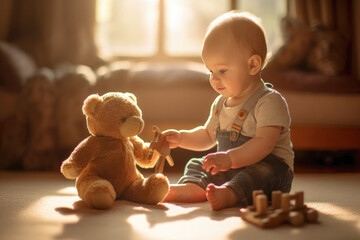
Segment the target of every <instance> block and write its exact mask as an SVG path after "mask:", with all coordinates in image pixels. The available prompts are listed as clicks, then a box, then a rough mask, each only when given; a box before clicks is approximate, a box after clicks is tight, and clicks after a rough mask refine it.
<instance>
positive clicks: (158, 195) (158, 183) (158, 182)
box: [145, 173, 169, 204]
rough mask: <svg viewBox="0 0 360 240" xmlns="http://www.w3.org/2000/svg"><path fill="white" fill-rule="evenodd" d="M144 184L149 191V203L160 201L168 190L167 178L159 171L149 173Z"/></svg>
mask: <svg viewBox="0 0 360 240" xmlns="http://www.w3.org/2000/svg"><path fill="white" fill-rule="evenodd" d="M145 184H146V188H147V189H148V193H149V194H148V197H149V199H148V201H147V202H148V203H149V204H157V203H159V202H161V201H162V200H163V199H164V198H165V196H166V195H167V194H168V192H169V180H168V179H167V177H165V176H164V175H163V174H161V173H158V174H153V175H151V176H150V177H149V178H147V179H146V182H145Z"/></svg>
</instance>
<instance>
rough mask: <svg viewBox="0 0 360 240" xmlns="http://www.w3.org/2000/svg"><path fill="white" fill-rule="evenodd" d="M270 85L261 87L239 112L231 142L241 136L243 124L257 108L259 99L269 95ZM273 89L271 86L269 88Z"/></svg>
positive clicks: (233, 125)
mask: <svg viewBox="0 0 360 240" xmlns="http://www.w3.org/2000/svg"><path fill="white" fill-rule="evenodd" d="M267 86H269V85H268V84H265V85H264V86H261V87H259V88H258V89H257V90H256V91H255V92H254V93H253V94H252V95H251V96H250V97H249V98H248V99H247V100H246V101H245V103H244V105H243V106H242V108H241V110H240V111H239V112H238V114H237V116H236V118H235V121H234V123H233V124H232V126H231V134H230V140H231V141H236V140H237V139H238V137H239V135H240V132H241V130H242V127H243V124H244V122H245V119H246V117H247V116H248V114H249V113H250V111H251V110H252V109H253V108H254V107H255V105H256V103H257V102H258V101H259V99H260V98H261V97H262V96H264V95H265V94H267V93H269V92H270V90H269V88H268V87H267ZM269 87H271V86H269Z"/></svg>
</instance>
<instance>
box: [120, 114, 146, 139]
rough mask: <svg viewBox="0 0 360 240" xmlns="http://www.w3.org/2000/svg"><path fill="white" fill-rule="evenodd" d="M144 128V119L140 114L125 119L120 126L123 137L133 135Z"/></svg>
mask: <svg viewBox="0 0 360 240" xmlns="http://www.w3.org/2000/svg"><path fill="white" fill-rule="evenodd" d="M143 129H144V120H142V119H141V118H140V117H138V116H131V117H128V118H126V119H125V120H124V122H123V124H122V125H121V127H120V134H121V136H123V137H133V136H136V135H138V134H140V133H141V132H142V130H143Z"/></svg>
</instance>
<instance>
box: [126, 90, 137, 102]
mask: <svg viewBox="0 0 360 240" xmlns="http://www.w3.org/2000/svg"><path fill="white" fill-rule="evenodd" d="M124 94H125V95H126V96H127V97H129V98H130V99H132V100H133V101H134V102H135V104H136V103H137V99H136V96H135V95H134V94H133V93H129V92H126V93H124Z"/></svg>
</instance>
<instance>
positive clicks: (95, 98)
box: [82, 94, 103, 116]
mask: <svg viewBox="0 0 360 240" xmlns="http://www.w3.org/2000/svg"><path fill="white" fill-rule="evenodd" d="M102 102H103V100H102V99H101V97H100V96H99V95H98V94H92V95H90V96H88V97H87V98H86V99H85V101H84V105H83V107H82V110H83V113H84V114H85V115H86V116H94V115H95V113H96V109H97V108H98V106H99V104H100V103H102Z"/></svg>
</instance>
